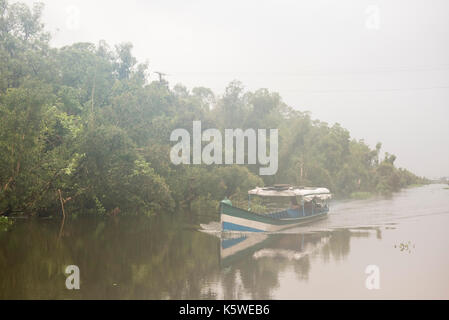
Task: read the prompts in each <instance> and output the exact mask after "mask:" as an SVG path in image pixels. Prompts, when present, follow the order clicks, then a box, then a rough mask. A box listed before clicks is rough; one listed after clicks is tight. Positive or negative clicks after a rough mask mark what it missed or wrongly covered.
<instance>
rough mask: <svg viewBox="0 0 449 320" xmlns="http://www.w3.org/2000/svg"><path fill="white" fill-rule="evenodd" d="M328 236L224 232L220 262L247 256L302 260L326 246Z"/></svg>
mask: <svg viewBox="0 0 449 320" xmlns="http://www.w3.org/2000/svg"><path fill="white" fill-rule="evenodd" d="M329 239H330V236H329V235H322V234H272V235H269V234H262V233H241V234H238V233H237V234H236V233H223V234H222V236H221V247H220V264H221V266H222V267H226V266H229V265H231V264H232V263H233V262H236V261H238V260H239V259H241V258H244V257H251V258H252V259H255V260H258V259H261V258H283V259H288V260H300V259H302V258H304V257H307V256H308V255H310V254H313V253H314V252H315V251H317V250H320V249H321V248H323V246H324V245H326V244H327V243H328V242H329Z"/></svg>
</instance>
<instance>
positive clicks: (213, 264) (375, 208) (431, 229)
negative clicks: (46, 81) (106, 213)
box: [0, 185, 449, 299]
mask: <svg viewBox="0 0 449 320" xmlns="http://www.w3.org/2000/svg"><path fill="white" fill-rule="evenodd" d="M200 222H201V221H196V220H195V219H193V218H192V219H190V218H188V217H183V218H182V219H180V218H173V217H169V216H167V215H164V213H161V214H160V215H158V216H157V217H151V218H146V217H114V218H100V217H94V218H86V217H83V218H77V219H70V220H67V221H65V224H64V228H63V229H62V230H61V221H60V220H59V219H17V220H16V221H15V223H14V225H13V226H12V227H11V228H10V229H9V230H8V231H6V232H1V233H0V299H449V249H448V243H449V232H448V227H449V189H448V186H445V185H428V186H423V187H417V188H411V189H404V190H403V191H401V192H398V193H396V194H394V195H392V196H391V197H388V198H385V197H377V198H372V199H368V200H348V201H334V202H333V203H332V204H331V209H330V213H329V216H328V218H326V219H324V220H321V221H317V222H316V223H312V224H310V225H307V226H303V227H298V228H295V229H289V230H286V231H285V232H282V233H276V234H261V233H260V234H236V235H232V236H230V235H227V236H226V237H221V238H220V237H219V235H220V234H219V233H218V232H217V230H215V229H214V228H216V227H215V226H216V225H217V223H209V224H207V225H206V226H205V227H206V229H208V230H207V232H204V230H199V229H202V228H200V227H199V225H200ZM68 265H76V266H78V267H79V270H80V289H79V290H68V289H67V288H66V285H65V283H66V277H67V275H66V274H65V273H64V271H65V268H66V266H68Z"/></svg>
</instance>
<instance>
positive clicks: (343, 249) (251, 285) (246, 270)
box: [223, 228, 381, 299]
mask: <svg viewBox="0 0 449 320" xmlns="http://www.w3.org/2000/svg"><path fill="white" fill-rule="evenodd" d="M370 229H371V228H370ZM375 231H376V236H377V237H378V238H379V237H381V232H380V229H379V228H375ZM371 234H372V232H370V231H366V230H357V231H354V230H349V229H338V230H334V231H329V232H320V233H312V234H302V235H301V234H299V235H298V234H296V235H295V234H293V235H292V234H285V235H275V236H272V237H275V238H276V239H274V241H270V242H267V243H268V244H267V245H266V248H269V249H273V250H274V251H273V252H275V250H276V249H278V250H290V251H294V252H297V255H294V259H289V258H281V257H279V256H274V257H262V258H258V259H254V258H253V256H252V255H251V254H250V255H248V256H246V257H245V258H244V259H242V260H241V261H238V262H236V263H234V264H233V265H232V266H231V267H230V269H229V270H228V272H227V274H226V275H225V276H224V277H223V291H224V298H225V299H240V298H242V295H243V294H245V295H246V297H247V298H251V299H269V298H271V296H272V291H273V290H274V289H276V288H277V287H279V275H280V274H281V273H282V272H283V271H285V270H286V269H288V268H289V267H292V269H293V270H294V272H295V273H296V275H297V277H298V279H299V280H301V281H307V280H308V277H309V273H310V270H311V268H312V259H313V257H315V256H316V255H317V256H320V257H322V259H323V260H324V261H325V262H329V261H330V260H331V259H333V260H343V259H345V258H346V257H347V256H348V254H349V252H350V240H351V238H352V237H356V238H359V237H369V236H370V235H371ZM298 239H300V241H298ZM238 275H241V284H239V281H237V280H236V279H237V278H238ZM240 285H241V288H239V286H240ZM242 291H243V292H242Z"/></svg>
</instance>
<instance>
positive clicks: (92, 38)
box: [24, 0, 449, 177]
mask: <svg viewBox="0 0 449 320" xmlns="http://www.w3.org/2000/svg"><path fill="white" fill-rule="evenodd" d="M24 2H26V3H29V4H31V3H33V2H34V1H32V0H25V1H24ZM43 2H44V3H45V4H46V9H45V13H44V22H45V23H46V25H47V29H48V30H49V31H51V33H52V34H53V44H54V45H56V46H62V45H66V44H71V43H73V42H77V41H89V42H94V43H98V41H99V40H100V39H104V40H106V41H107V42H108V43H110V44H111V45H112V44H117V43H120V42H125V41H126V42H132V43H133V44H134V54H135V55H136V56H137V57H138V59H139V60H140V61H145V60H148V61H149V63H150V68H151V70H152V71H162V72H166V73H168V74H169V76H168V77H167V80H168V81H169V82H170V84H171V85H174V84H176V83H178V82H180V83H182V84H184V85H186V86H187V87H188V88H192V87H195V86H205V87H209V88H211V89H213V90H214V91H215V92H216V93H219V94H220V93H222V92H223V91H224V88H225V87H226V85H227V84H228V83H229V82H230V81H232V80H234V79H238V80H240V81H242V82H243V83H244V85H245V86H246V88H247V89H249V90H254V89H257V88H268V89H270V90H272V91H277V92H279V93H280V94H281V96H282V97H283V98H284V101H285V102H286V103H287V104H289V105H291V106H292V107H295V108H297V109H301V110H309V111H311V112H312V116H313V117H314V118H318V119H320V120H322V121H326V122H328V123H330V124H333V123H335V122H339V123H340V124H342V126H344V127H345V128H347V129H348V130H350V132H351V134H352V136H353V137H355V138H357V139H362V138H364V139H365V141H366V142H367V143H369V144H370V145H371V146H374V145H375V143H376V142H378V141H380V142H382V143H383V151H388V152H390V153H394V154H396V155H397V156H398V160H397V164H398V165H399V166H402V167H406V168H408V169H410V170H412V171H414V172H415V173H417V174H419V175H426V176H428V177H439V176H449V1H447V0H385V1H364V0H340V1H334V0H328V1H324V0H313V1H312V0H310V1H299V0H280V1H279V0H277V1H274V0H273V1H271V0H239V1H236V0H222V1H212V0H198V1H185V0H184V1H181V0H172V1H170V0H164V1H162V0H154V1H151V0H149V1H148V0H147V1H143V0H141V1H138V0H133V1H130V0H127V1H111V0H109V1H108V0H101V1H92V0H90V1H88V0H85V1H81V0H78V1H76V0H46V1H43ZM153 79H156V77H154V78H153Z"/></svg>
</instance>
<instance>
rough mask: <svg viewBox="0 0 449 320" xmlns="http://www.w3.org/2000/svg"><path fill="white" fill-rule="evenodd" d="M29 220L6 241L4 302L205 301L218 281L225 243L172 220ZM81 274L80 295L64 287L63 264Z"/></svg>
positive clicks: (1, 282) (0, 254)
mask: <svg viewBox="0 0 449 320" xmlns="http://www.w3.org/2000/svg"><path fill="white" fill-rule="evenodd" d="M88 220H89V221H83V219H80V220H78V221H76V220H75V221H70V222H69V223H67V224H66V226H65V230H64V235H63V237H62V238H61V239H60V240H59V241H58V240H57V233H58V227H59V225H58V224H57V223H53V222H50V221H49V222H43V221H40V222H32V221H30V222H25V223H20V224H18V225H17V226H16V228H15V230H14V231H13V232H10V233H8V234H7V235H4V236H3V239H1V241H2V246H1V247H0V272H2V277H0V289H1V290H0V292H1V293H0V298H3V299H4V298H22V299H28V298H44V299H52V298H75V299H76V298H83V299H98V298H100V299H103V298H105V299H114V298H115V299H131V298H135V299H161V298H179V299H182V298H192V299H195V298H200V297H201V289H202V287H203V284H204V282H205V281H208V280H209V279H212V278H213V277H215V278H216V277H217V274H218V272H219V263H218V253H217V252H218V251H217V250H218V240H214V239H211V237H210V236H208V235H206V234H203V233H200V232H192V231H189V230H184V229H182V227H181V226H174V225H173V224H171V223H170V222H169V221H153V222H148V221H147V220H145V219H141V218H136V219H131V218H130V219H122V220H120V221H119V222H118V223H115V222H114V221H113V220H98V221H96V222H95V223H93V221H92V219H88ZM69 264H76V265H78V266H79V268H80V274H81V290H79V291H69V290H67V289H66V288H65V274H64V273H63V272H64V266H66V265H69Z"/></svg>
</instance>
